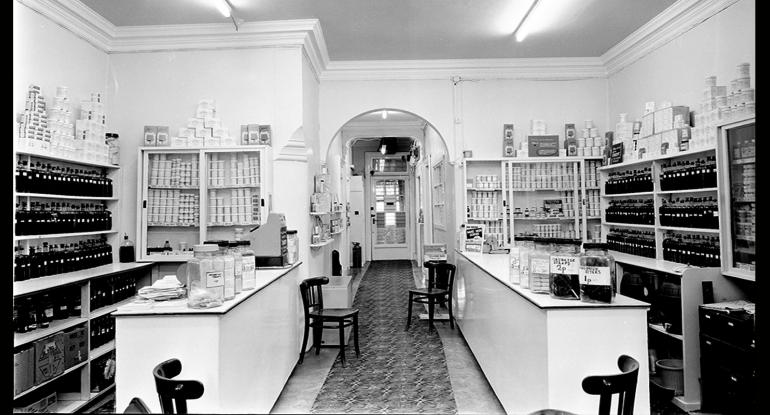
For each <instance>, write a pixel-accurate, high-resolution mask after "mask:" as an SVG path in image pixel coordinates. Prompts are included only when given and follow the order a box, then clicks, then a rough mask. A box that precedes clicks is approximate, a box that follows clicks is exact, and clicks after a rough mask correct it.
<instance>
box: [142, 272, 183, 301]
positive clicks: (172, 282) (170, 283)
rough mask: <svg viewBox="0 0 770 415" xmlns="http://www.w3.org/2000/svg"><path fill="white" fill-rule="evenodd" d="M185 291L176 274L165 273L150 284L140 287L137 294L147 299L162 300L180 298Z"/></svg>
mask: <svg viewBox="0 0 770 415" xmlns="http://www.w3.org/2000/svg"><path fill="white" fill-rule="evenodd" d="M185 292H186V290H185V288H184V287H182V284H181V283H180V282H179V280H178V279H177V278H176V275H166V276H165V277H163V278H161V279H159V280H157V281H155V283H154V284H152V285H151V286H149V287H142V288H140V289H139V292H138V294H137V295H138V296H139V297H141V298H145V299H148V300H154V301H164V300H172V299H175V298H182V297H184V295H185Z"/></svg>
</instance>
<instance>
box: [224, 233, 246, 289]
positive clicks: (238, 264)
mask: <svg viewBox="0 0 770 415" xmlns="http://www.w3.org/2000/svg"><path fill="white" fill-rule="evenodd" d="M228 252H229V253H230V255H232V256H233V271H234V272H233V273H234V276H235V294H236V295H237V294H240V293H241V291H243V256H242V254H241V243H240V241H230V244H229V249H228Z"/></svg>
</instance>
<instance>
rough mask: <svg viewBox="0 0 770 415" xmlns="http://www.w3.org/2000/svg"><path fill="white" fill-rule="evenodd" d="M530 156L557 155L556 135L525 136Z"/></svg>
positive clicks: (557, 140) (557, 139)
mask: <svg viewBox="0 0 770 415" xmlns="http://www.w3.org/2000/svg"><path fill="white" fill-rule="evenodd" d="M527 143H528V148H527V151H528V154H529V156H530V157H555V156H558V155H559V136H558V135H530V136H528V137H527Z"/></svg>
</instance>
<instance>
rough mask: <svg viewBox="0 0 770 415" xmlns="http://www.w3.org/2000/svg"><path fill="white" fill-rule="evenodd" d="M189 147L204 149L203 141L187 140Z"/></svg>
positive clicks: (195, 138) (197, 139)
mask: <svg viewBox="0 0 770 415" xmlns="http://www.w3.org/2000/svg"><path fill="white" fill-rule="evenodd" d="M187 146H188V147H203V139H202V138H200V137H195V136H192V137H189V138H188V139H187Z"/></svg>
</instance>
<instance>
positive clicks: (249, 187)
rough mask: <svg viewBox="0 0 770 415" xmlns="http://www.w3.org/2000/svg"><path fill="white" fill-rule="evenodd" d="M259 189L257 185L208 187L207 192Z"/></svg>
mask: <svg viewBox="0 0 770 415" xmlns="http://www.w3.org/2000/svg"><path fill="white" fill-rule="evenodd" d="M253 188H259V185H258V184H228V185H224V186H208V189H209V190H217V189H253Z"/></svg>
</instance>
